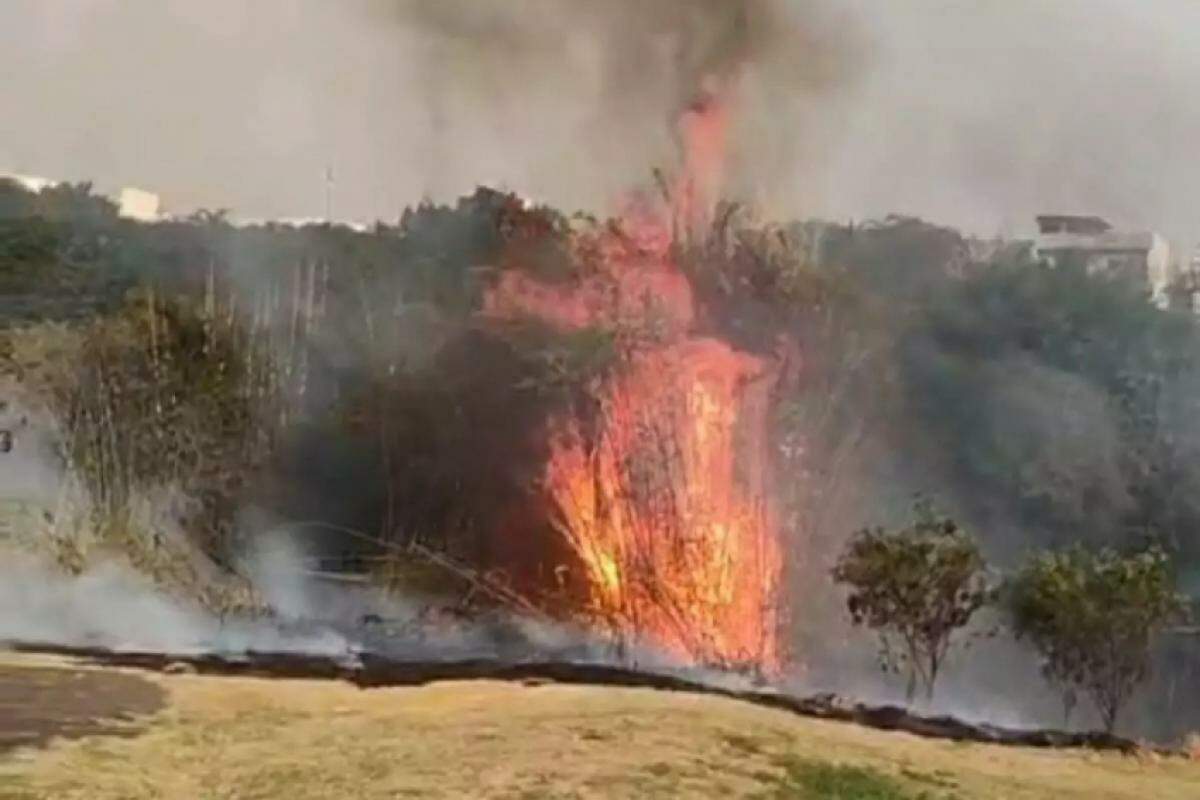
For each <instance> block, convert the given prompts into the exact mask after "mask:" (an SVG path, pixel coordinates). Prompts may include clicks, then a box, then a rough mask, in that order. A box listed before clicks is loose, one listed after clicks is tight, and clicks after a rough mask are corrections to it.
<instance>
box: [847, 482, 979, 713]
mask: <svg viewBox="0 0 1200 800" xmlns="http://www.w3.org/2000/svg"><path fill="white" fill-rule="evenodd" d="M914 517H915V519H914V521H913V523H912V524H910V525H909V526H908V527H905V528H902V529H900V530H898V531H894V532H889V531H885V530H884V529H882V528H866V529H863V530H860V531H858V532H857V533H856V534H855V535H854V537H853V538H852V539H851V540H850V543H849V544H848V545H847V547H846V550H845V552H843V554H842V556H841V558H840V559H839V561H838V563H837V565H836V566H835V567H834V570H833V578H834V580H835V581H836V582H838V583H842V584H846V585H847V586H849V587H850V596H849V597H848V598H847V600H846V607H847V609H848V610H849V611H850V617H851V619H852V620H853V622H854V624H855V625H866V626H867V627H869V628H871V629H873V630H874V631H876V632H877V633H878V635H879V639H880V644H881V650H880V658H881V662H882V665H883V667H884V668H885V669H892V670H895V671H896V672H901V671H903V672H904V673H906V674H907V677H908V686H907V697H908V700H909V702H911V701H912V699H913V697H914V696H915V695H916V690H917V684H918V682H919V683H920V684H921V685H922V686H923V687H924V689H925V696H926V699H927V700H931V699H932V698H933V687H934V683H935V682H936V681H937V677H938V674H939V672H940V671H941V669H942V667H943V665H944V664H945V661H946V657H947V655H948V654H949V652H950V649H951V645H952V644H953V641H954V634H955V632H956V631H958V630H959V629H960V628H963V627H965V626H966V625H967V623H969V622H970V621H971V617H972V616H973V615H974V614H975V612H976V611H978V610H979V609H980V608H982V607H983V606H984V605H986V604H987V603H988V602H989V601H990V599H991V598H992V595H993V590H992V589H991V588H990V587H989V582H988V579H987V575H986V572H985V563H984V560H983V556H982V555H981V554H980V552H979V547H978V546H977V545H976V543H975V541H974V540H973V539H972V538H971V536H970V535H968V534H967V533H966V532H965V531H963V530H962V529H961V528H959V527H958V524H957V523H956V522H954V520H952V519H950V518H949V517H945V516H941V515H939V514H938V513H937V512H936V511H935V509H934V508H933V505H932V504H931V503H930V502H929V501H928V500H925V499H922V498H918V499H917V501H916V503H915V504H914Z"/></svg>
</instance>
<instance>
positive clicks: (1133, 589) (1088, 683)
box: [1008, 545, 1186, 733]
mask: <svg viewBox="0 0 1200 800" xmlns="http://www.w3.org/2000/svg"><path fill="white" fill-rule="evenodd" d="M1008 605H1009V610H1010V612H1011V614H1012V626H1013V632H1014V633H1015V634H1016V636H1017V638H1018V639H1025V640H1028V641H1029V642H1030V643H1031V644H1032V645H1033V647H1034V649H1035V650H1036V651H1037V653H1038V655H1039V657H1040V658H1041V659H1042V672H1043V674H1044V675H1045V676H1046V678H1047V680H1049V681H1050V682H1051V683H1052V684H1053V685H1055V686H1056V687H1058V688H1059V689H1060V690H1061V691H1062V694H1063V706H1064V710H1065V711H1066V712H1067V714H1068V715H1069V713H1070V710H1071V707H1072V706H1073V705H1074V702H1075V700H1074V698H1075V696H1076V693H1077V692H1082V693H1083V694H1085V695H1086V696H1087V697H1089V698H1090V699H1091V700H1092V702H1093V703H1094V704H1095V706H1096V710H1097V711H1098V712H1099V713H1100V717H1101V719H1102V720H1103V722H1104V729H1105V730H1106V731H1108V732H1110V733H1111V732H1112V730H1113V729H1114V728H1115V727H1116V723H1117V717H1118V715H1119V714H1120V712H1121V708H1122V706H1123V705H1124V704H1125V702H1126V701H1127V700H1128V699H1129V697H1130V696H1131V695H1132V694H1133V692H1134V690H1135V689H1136V688H1137V686H1138V684H1140V683H1141V682H1142V681H1143V680H1144V679H1145V678H1146V677H1147V676H1148V674H1149V672H1150V647H1151V644H1152V642H1153V640H1154V637H1155V635H1156V634H1158V633H1159V632H1161V631H1162V630H1163V628H1165V627H1166V626H1167V625H1169V624H1171V623H1172V622H1173V621H1175V620H1177V619H1179V618H1180V617H1181V616H1182V615H1183V614H1184V611H1185V608H1186V606H1185V601H1184V598H1183V597H1182V596H1181V595H1180V594H1178V593H1177V592H1176V591H1175V582H1174V577H1173V574H1172V569H1171V563H1170V560H1169V558H1168V557H1167V555H1166V553H1164V552H1163V551H1162V550H1161V549H1159V548H1158V547H1150V548H1148V549H1147V550H1145V551H1143V552H1140V553H1135V554H1133V555H1122V554H1120V553H1118V552H1116V551H1115V550H1112V549H1109V548H1105V549H1101V550H1098V551H1090V550H1087V549H1085V548H1083V547H1082V546H1079V545H1076V546H1075V547H1072V548H1070V549H1067V550H1063V551H1059V552H1052V551H1044V552H1041V553H1036V554H1034V555H1032V556H1030V557H1029V559H1028V560H1027V561H1026V562H1025V564H1024V566H1023V567H1022V568H1021V570H1020V571H1019V572H1018V573H1017V574H1016V576H1015V577H1014V578H1013V579H1012V580H1011V581H1010V583H1009V586H1008Z"/></svg>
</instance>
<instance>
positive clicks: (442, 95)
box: [0, 0, 1200, 246]
mask: <svg viewBox="0 0 1200 800" xmlns="http://www.w3.org/2000/svg"><path fill="white" fill-rule="evenodd" d="M739 5H746V6H747V7H748V8H749V9H750V15H751V18H752V21H751V23H750V25H749V27H748V28H745V27H738V26H737V20H736V19H734V18H733V17H731V16H730V13H729V9H730V8H731V7H738V6H739ZM705 71H714V72H717V73H721V74H728V75H735V76H736V78H735V79H731V80H732V81H734V82H735V83H736V87H737V89H736V109H735V111H736V123H735V132H734V137H733V144H732V152H731V154H730V159H731V169H730V170H729V172H728V174H729V175H730V184H729V187H728V188H729V191H730V193H731V194H733V195H734V196H737V197H741V198H743V199H746V200H748V201H751V202H753V203H755V204H756V205H758V206H759V207H760V208H762V209H763V211H764V213H765V214H766V215H768V216H772V217H801V216H804V217H807V216H820V217H826V218H835V219H847V218H852V219H863V218H866V217H877V216H881V215H884V214H887V213H904V214H913V215H918V216H922V217H924V218H927V219H929V220H931V221H935V222H940V223H945V224H949V225H955V226H958V227H962V228H965V229H967V230H970V231H972V232H975V233H978V234H981V235H992V234H997V233H1002V234H1019V233H1024V232H1027V230H1028V229H1029V227H1030V225H1031V223H1032V217H1033V215H1034V214H1036V213H1039V212H1044V211H1055V212H1082V213H1097V214H1102V215H1105V216H1108V217H1110V218H1111V219H1112V220H1113V221H1114V222H1116V223H1117V224H1120V225H1124V226H1127V227H1136V228H1145V227H1150V228H1155V229H1158V230H1161V231H1163V232H1164V233H1166V234H1167V235H1169V236H1171V237H1172V238H1173V239H1175V240H1176V241H1183V242H1186V243H1187V244H1188V246H1190V245H1191V244H1193V243H1195V242H1196V241H1200V214H1197V213H1196V212H1195V211H1194V210H1193V206H1194V198H1195V197H1196V196H1197V188H1198V187H1200V159H1197V158H1195V157H1194V155H1193V151H1194V150H1195V143H1197V142H1200V100H1197V97H1198V94H1197V90H1200V2H1192V0H1153V2H1147V1H1146V0H970V1H969V2H951V1H950V0H888V1H887V2H879V1H878V0H744V2H741V1H740V0H738V1H735V0H660V2H656V3H644V2H642V3H637V2H634V0H606V2H604V3H595V2H585V0H509V2H506V3H503V4H500V3H492V2H489V0H437V2H432V0H341V1H340V2H327V1H326V0H254V2H248V1H247V0H205V2H196V1H195V0H3V2H0V98H3V102H4V107H5V112H4V114H3V115H2V117H0V172H2V171H12V172H18V173H24V174H34V175H42V176H46V177H51V178H57V179H68V180H85V179H91V180H94V181H95V182H96V184H97V186H98V187H100V188H101V189H106V190H113V189H116V188H119V187H120V186H124V185H134V186H139V187H142V188H145V189H149V190H151V191H155V192H157V193H159V194H160V195H161V196H162V198H163V201H164V204H165V205H166V207H167V208H168V210H173V211H178V212H187V211H190V210H193V209H196V208H230V209H232V210H233V211H234V213H235V215H237V216H240V217H243V218H269V217H311V216H321V215H323V214H324V209H325V203H326V188H327V187H326V181H325V172H326V168H327V167H331V168H332V170H333V175H334V183H333V186H332V192H331V201H332V206H333V215H334V216H335V217H338V218H342V219H357V220H370V219H376V218H383V219H394V218H395V217H396V216H398V214H399V212H400V210H401V209H402V208H403V207H404V206H405V205H406V204H410V203H414V202H417V201H419V200H421V199H422V198H425V197H429V198H432V199H437V200H446V199H450V198H453V197H455V196H457V195H460V194H463V193H468V192H470V191H471V190H472V189H473V188H474V186H475V185H476V184H490V185H495V186H499V187H501V188H507V189H511V190H515V191H518V192H520V193H522V194H524V195H526V196H529V197H532V198H534V199H538V200H543V201H546V202H551V203H554V204H555V205H558V206H560V207H563V208H567V209H572V208H585V209H589V210H596V211H605V210H611V208H612V206H613V204H614V203H615V201H616V199H617V198H618V197H619V196H620V195H621V194H622V193H623V192H625V191H627V190H628V189H629V188H630V187H632V186H635V185H636V184H638V183H639V182H644V181H646V180H647V179H648V177H649V175H650V170H651V169H652V168H654V167H666V168H670V167H671V165H672V164H673V163H674V161H673V159H675V158H677V151H676V146H675V139H674V138H673V130H672V122H673V120H674V119H675V117H676V116H677V115H678V112H679V111H680V110H681V108H682V107H683V106H684V104H685V103H686V100H687V98H688V96H689V94H690V93H691V92H693V91H694V89H695V83H696V81H697V77H698V76H699V75H701V74H702V73H704V72H705Z"/></svg>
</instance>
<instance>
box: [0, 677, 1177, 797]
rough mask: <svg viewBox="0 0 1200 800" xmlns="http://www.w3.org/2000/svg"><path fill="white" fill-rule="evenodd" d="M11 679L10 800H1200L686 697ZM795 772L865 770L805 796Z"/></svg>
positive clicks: (1075, 756)
mask: <svg viewBox="0 0 1200 800" xmlns="http://www.w3.org/2000/svg"><path fill="white" fill-rule="evenodd" d="M0 670H2V671H0V675H3V680H4V686H5V687H6V688H5V689H4V690H3V692H4V693H3V695H0V696H2V697H3V698H4V699H3V713H4V720H3V723H2V724H3V730H4V731H6V732H8V733H9V734H10V735H11V736H20V737H24V739H23V741H21V742H20V744H21V746H19V747H12V746H11V744H10V747H9V749H8V750H7V751H6V752H4V753H2V754H0V798H5V800H18V799H19V800H51V799H53V800H73V799H75V800H116V799H117V798H121V800H126V799H132V800H139V799H141V798H180V800H218V799H220V800H233V799H234V798H236V799H237V800H256V799H258V798H262V799H264V800H265V799H266V798H278V797H283V798H288V800H333V798H337V799H338V800H341V799H342V798H365V799H366V800H376V799H378V800H382V799H383V798H404V797H413V798H418V797H429V798H512V799H513V800H518V799H520V800H535V799H536V798H653V797H662V798H675V797H697V798H702V797H721V798H736V797H758V798H790V797H794V798H813V799H814V800H855V798H870V800H951V798H953V800H970V799H971V798H980V799H982V798H988V799H989V800H991V799H992V798H1013V799H1016V800H1020V799H1022V798H1056V800H1085V799H1086V800H1118V799H1120V798H1131V799H1132V798H1138V800H1141V799H1142V798H1155V800H1195V799H1196V798H1200V764H1197V763H1193V762H1189V761H1185V760H1182V759H1169V760H1161V759H1149V760H1148V759H1139V758H1134V757H1126V756H1120V755H1115V754H1104V755H1100V754H1096V753H1089V752H1079V751H1050V750H1024V749H1017V748H1004V747H996V746H987V745H970V744H955V743H952V742H946V741H935V740H929V739H920V738H917V737H914V736H910V735H907V734H901V733H885V732H881V731H876V730H869V729H864V728H860V727H857V726H854V725H849V724H842V723H833V722H825V721H819V720H811V719H803V718H799V717H796V716H792V715H789V714H787V713H784V712H779V711H774V710H771V709H766V708H760V707H756V706H753V705H749V704H745V703H740V702H737V701H733V700H728V699H724V698H719V697H705V696H697V695H688V694H683V693H669V692H658V691H653V690H645V689H624V688H607V687H604V688H602V687H585V686H561V685H540V686H524V685H520V684H513V683H499V682H490V681H462V682H452V683H451V682H448V683H440V684H432V685H429V686H424V687H420V688H398V689H370V690H361V689H356V688H354V687H352V686H350V685H347V684H344V683H339V682H333V681H326V682H321V681H299V680H259V679H243V678H217V677H200V676H195V675H160V674H149V673H147V674H139V673H131V672H125V671H120V670H112V669H90V668H86V667H81V666H79V665H74V664H70V663H69V662H63V661H61V660H53V659H47V658H44V657H30V656H20V657H18V656H13V655H5V654H0ZM80 674H82V675H84V677H68V676H77V675H80ZM143 684H149V685H150V686H151V687H153V689H155V690H157V691H158V692H160V693H161V695H159V694H156V693H155V692H154V691H151V690H150V689H146V688H145V686H143ZM134 687H137V688H134ZM160 700H161V701H162V705H161V706H159V705H156V704H157V703H158V702H159V701H160ZM142 715H148V716H142ZM112 716H116V717H117V718H118V719H120V718H121V717H122V716H123V717H126V718H128V717H138V718H139V720H140V721H139V722H133V723H130V722H128V721H124V722H117V723H112V722H108V721H105V720H106V718H110V717H112ZM85 718H86V719H87V720H88V725H92V726H93V727H90V728H89V727H87V726H85V725H83V720H84V719H85ZM10 720H12V721H10ZM22 720H23V721H22ZM60 721H61V722H60ZM131 726H132V727H131ZM113 732H117V733H120V734H122V735H119V736H114V735H111V734H112V733H113ZM47 737H52V738H50V739H49V740H48V739H47ZM796 764H804V765H812V764H819V765H834V766H836V767H837V768H838V769H841V768H843V767H845V768H847V769H851V770H852V771H851V772H848V773H845V775H843V774H842V773H837V774H833V773H831V774H833V778H831V779H828V780H826V779H825V778H827V777H828V776H825V777H822V775H824V773H821V774H819V775H818V778H820V780H817V781H816V782H811V781H810V782H808V783H805V784H803V785H800V784H794V785H793V784H791V783H789V782H788V777H787V776H788V775H789V774H791V773H790V772H789V770H792V768H793V766H794V765H796ZM853 770H860V771H861V772H862V775H867V777H868V778H870V781H875V777H872V776H879V780H883V781H886V786H887V787H890V788H886V789H884V788H878V787H881V786H884V784H882V783H879V782H878V781H876V782H874V783H871V782H870V781H867V783H869V784H870V785H869V786H867V783H863V782H862V781H859V780H858V778H861V777H862V775H860V773H859V772H854V771H853ZM846 775H849V778H848V779H847V780H842V778H844V777H845V776H846ZM839 776H841V777H839ZM850 779H854V780H850ZM864 780H866V779H864ZM852 786H867V788H866V789H863V790H861V791H860V790H857V789H854V788H852ZM805 787H807V788H805ZM839 787H841V788H839ZM847 787H851V788H847ZM870 787H876V788H870Z"/></svg>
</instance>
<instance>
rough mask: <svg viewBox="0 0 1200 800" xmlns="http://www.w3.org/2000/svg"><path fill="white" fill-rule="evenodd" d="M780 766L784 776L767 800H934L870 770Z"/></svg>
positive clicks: (797, 762)
mask: <svg viewBox="0 0 1200 800" xmlns="http://www.w3.org/2000/svg"><path fill="white" fill-rule="evenodd" d="M780 766H782V767H783V769H784V775H783V777H782V778H781V779H780V780H779V784H778V786H776V787H774V788H773V790H772V791H770V792H767V793H764V794H761V795H759V796H760V797H762V798H764V800H767V798H777V799H778V800H790V799H792V798H794V799H795V800H934V799H933V797H932V796H931V795H930V794H929V793H928V792H921V793H920V794H916V793H913V792H911V791H909V790H908V789H907V788H906V787H905V786H904V785H903V784H901V783H900V782H899V781H897V780H896V779H895V778H892V777H890V776H888V775H884V774H883V773H881V772H879V771H878V770H875V769H872V768H870V767H858V766H850V765H847V764H829V763H825V762H822V761H813V760H810V759H801V758H795V757H789V758H784V759H781V760H780Z"/></svg>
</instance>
